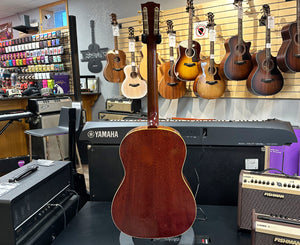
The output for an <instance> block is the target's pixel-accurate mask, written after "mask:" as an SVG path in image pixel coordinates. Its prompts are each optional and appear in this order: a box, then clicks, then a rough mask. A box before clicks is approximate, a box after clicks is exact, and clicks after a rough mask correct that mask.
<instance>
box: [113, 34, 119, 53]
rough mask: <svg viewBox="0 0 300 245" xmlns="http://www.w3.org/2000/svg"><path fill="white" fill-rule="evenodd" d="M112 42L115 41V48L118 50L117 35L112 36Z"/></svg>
mask: <svg viewBox="0 0 300 245" xmlns="http://www.w3.org/2000/svg"><path fill="white" fill-rule="evenodd" d="M114 42H115V50H118V49H119V47H118V37H117V36H114Z"/></svg>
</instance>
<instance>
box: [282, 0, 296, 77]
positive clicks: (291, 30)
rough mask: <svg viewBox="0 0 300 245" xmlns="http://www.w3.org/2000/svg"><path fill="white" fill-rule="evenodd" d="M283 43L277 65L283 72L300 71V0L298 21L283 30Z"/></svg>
mask: <svg viewBox="0 0 300 245" xmlns="http://www.w3.org/2000/svg"><path fill="white" fill-rule="evenodd" d="M281 36H282V39H283V42H282V44H281V46H280V48H279V50H278V54H277V64H278V66H279V68H280V70H281V71H283V72H299V71H300V39H299V37H300V0H297V20H296V21H295V22H292V23H291V24H289V25H286V26H284V27H283V28H282V30H281Z"/></svg>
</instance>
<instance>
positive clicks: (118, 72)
mask: <svg viewBox="0 0 300 245" xmlns="http://www.w3.org/2000/svg"><path fill="white" fill-rule="evenodd" d="M105 58H106V61H107V63H106V65H105V67H104V70H103V75H104V78H105V79H106V80H107V81H108V82H112V83H121V82H123V81H124V79H125V73H124V67H125V66H126V54H125V53H124V51H122V50H118V53H116V52H115V51H114V50H110V51H108V52H107V54H106V55H105Z"/></svg>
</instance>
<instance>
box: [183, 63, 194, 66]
mask: <svg viewBox="0 0 300 245" xmlns="http://www.w3.org/2000/svg"><path fill="white" fill-rule="evenodd" d="M184 65H185V66H187V67H193V66H195V65H196V64H195V63H184Z"/></svg>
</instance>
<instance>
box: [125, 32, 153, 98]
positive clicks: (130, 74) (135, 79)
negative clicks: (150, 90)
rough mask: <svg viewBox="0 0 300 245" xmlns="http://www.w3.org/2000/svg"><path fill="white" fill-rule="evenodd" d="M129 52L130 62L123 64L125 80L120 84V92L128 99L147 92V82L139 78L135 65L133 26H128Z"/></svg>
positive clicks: (140, 96) (141, 95)
mask: <svg viewBox="0 0 300 245" xmlns="http://www.w3.org/2000/svg"><path fill="white" fill-rule="evenodd" d="M128 31H129V52H130V53H131V64H130V65H127V66H125V68H124V72H125V80H124V81H123V83H122V86H121V92H122V94H123V95H124V96H125V97H126V98H128V99H140V98H143V97H144V96H145V95H146V94H147V83H146V82H145V81H144V80H142V79H141V76H140V75H139V73H138V72H137V67H136V65H135V55H134V52H135V39H134V28H133V27H129V28H128Z"/></svg>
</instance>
